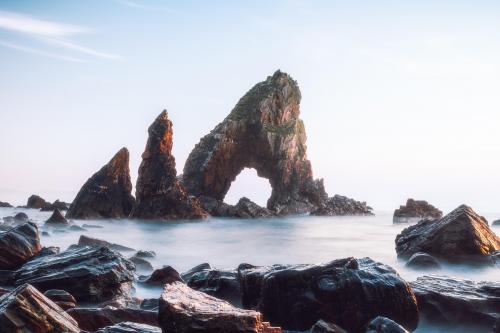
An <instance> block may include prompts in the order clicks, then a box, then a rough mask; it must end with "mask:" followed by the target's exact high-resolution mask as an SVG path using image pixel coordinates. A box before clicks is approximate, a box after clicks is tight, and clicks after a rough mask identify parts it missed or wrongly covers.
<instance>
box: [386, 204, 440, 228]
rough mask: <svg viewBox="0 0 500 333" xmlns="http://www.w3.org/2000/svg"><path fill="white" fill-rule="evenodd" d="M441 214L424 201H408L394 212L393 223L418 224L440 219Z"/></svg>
mask: <svg viewBox="0 0 500 333" xmlns="http://www.w3.org/2000/svg"><path fill="white" fill-rule="evenodd" d="M442 217H443V212H442V211H440V210H439V209H437V208H436V207H434V206H433V205H431V204H430V203H428V202H427V201H424V200H413V199H408V200H407V201H406V205H404V206H399V208H398V209H396V210H395V211H394V216H393V219H392V220H393V222H394V223H406V222H418V221H420V220H423V219H431V220H432V219H440V218H442Z"/></svg>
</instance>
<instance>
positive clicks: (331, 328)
mask: <svg viewBox="0 0 500 333" xmlns="http://www.w3.org/2000/svg"><path fill="white" fill-rule="evenodd" d="M309 333H347V331H345V330H344V329H342V328H341V327H339V326H337V325H335V324H332V323H328V322H326V321H324V320H321V319H320V320H318V321H317V322H316V324H314V326H313V327H311V330H309Z"/></svg>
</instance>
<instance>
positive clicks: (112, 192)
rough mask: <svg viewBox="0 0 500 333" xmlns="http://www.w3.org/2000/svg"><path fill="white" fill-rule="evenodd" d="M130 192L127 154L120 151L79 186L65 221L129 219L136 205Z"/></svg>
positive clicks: (125, 150)
mask: <svg viewBox="0 0 500 333" xmlns="http://www.w3.org/2000/svg"><path fill="white" fill-rule="evenodd" d="M131 192H132V182H131V181H130V170H129V152H128V150H127V148H122V149H120V151H118V153H116V155H115V156H114V157H113V158H112V159H111V161H109V163H108V164H106V165H105V166H103V167H102V168H101V170H99V171H97V172H96V173H95V174H94V175H93V176H92V177H91V178H90V179H89V180H87V182H86V183H85V184H84V185H83V186H82V188H81V189H80V191H79V192H78V194H77V195H76V198H75V200H74V201H73V203H72V204H71V206H70V207H69V210H68V212H67V213H66V218H72V219H98V218H124V217H128V216H129V214H130V211H131V210H132V207H133V206H134V202H135V199H134V197H133V196H132V194H131Z"/></svg>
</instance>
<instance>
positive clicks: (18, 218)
mask: <svg viewBox="0 0 500 333" xmlns="http://www.w3.org/2000/svg"><path fill="white" fill-rule="evenodd" d="M13 222H21V223H23V222H29V218H28V215H26V213H22V212H21V213H17V214H16V215H14V218H13Z"/></svg>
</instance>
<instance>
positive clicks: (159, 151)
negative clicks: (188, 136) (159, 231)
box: [132, 111, 207, 219]
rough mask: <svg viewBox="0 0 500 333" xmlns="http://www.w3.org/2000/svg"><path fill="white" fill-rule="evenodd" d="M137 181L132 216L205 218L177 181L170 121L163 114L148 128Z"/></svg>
mask: <svg viewBox="0 0 500 333" xmlns="http://www.w3.org/2000/svg"><path fill="white" fill-rule="evenodd" d="M148 133H149V138H148V142H147V144H146V149H145V151H144V153H143V154H142V163H141V166H140V167H139V176H138V178H137V186H136V198H137V202H136V205H135V207H134V210H133V212H132V216H133V217H135V218H141V219H198V218H204V217H206V216H207V213H206V212H205V210H204V209H203V208H202V207H201V206H200V204H199V202H198V200H197V199H196V198H194V197H192V196H190V195H189V194H188V192H187V191H186V189H185V188H184V186H183V185H182V184H181V183H180V182H179V180H178V179H177V171H176V169H175V158H174V156H172V144H173V142H172V138H173V130H172V122H171V121H170V120H169V119H168V114H167V111H163V112H162V113H161V114H160V115H159V116H158V118H156V120H155V121H154V122H153V124H152V125H151V126H150V127H149V129H148Z"/></svg>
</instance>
